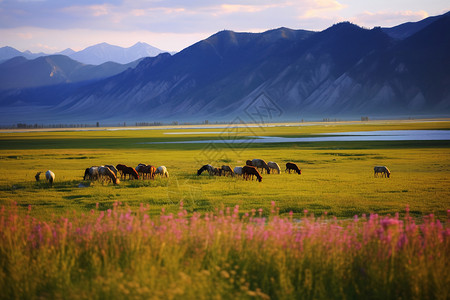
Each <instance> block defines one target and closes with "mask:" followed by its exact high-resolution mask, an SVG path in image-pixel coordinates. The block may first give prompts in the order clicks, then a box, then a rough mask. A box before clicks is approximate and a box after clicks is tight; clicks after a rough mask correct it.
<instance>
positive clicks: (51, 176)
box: [45, 170, 55, 186]
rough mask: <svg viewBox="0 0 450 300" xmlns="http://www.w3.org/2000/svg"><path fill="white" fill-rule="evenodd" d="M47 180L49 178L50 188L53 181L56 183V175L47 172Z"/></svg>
mask: <svg viewBox="0 0 450 300" xmlns="http://www.w3.org/2000/svg"><path fill="white" fill-rule="evenodd" d="M45 178H47V180H48V182H49V183H50V186H52V185H53V181H55V173H53V172H52V171H50V170H48V171H47V172H45Z"/></svg>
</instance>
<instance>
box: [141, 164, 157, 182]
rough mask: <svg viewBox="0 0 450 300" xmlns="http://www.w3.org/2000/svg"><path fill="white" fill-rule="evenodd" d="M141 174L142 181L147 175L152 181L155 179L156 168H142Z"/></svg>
mask: <svg viewBox="0 0 450 300" xmlns="http://www.w3.org/2000/svg"><path fill="white" fill-rule="evenodd" d="M141 172H142V179H144V176H146V175H147V178H149V177H150V179H154V178H155V172H156V168H155V167H154V166H150V165H148V166H145V167H142V168H141Z"/></svg>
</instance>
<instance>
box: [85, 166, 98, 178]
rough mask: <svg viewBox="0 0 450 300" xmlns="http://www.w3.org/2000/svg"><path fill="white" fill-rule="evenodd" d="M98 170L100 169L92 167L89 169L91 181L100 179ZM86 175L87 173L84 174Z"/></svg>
mask: <svg viewBox="0 0 450 300" xmlns="http://www.w3.org/2000/svg"><path fill="white" fill-rule="evenodd" d="M98 168H99V167H90V168H89V179H90V180H97V179H98V178H99V176H100V175H99V173H98ZM84 173H85V174H86V171H85V172H84Z"/></svg>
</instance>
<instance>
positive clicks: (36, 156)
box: [0, 120, 450, 219]
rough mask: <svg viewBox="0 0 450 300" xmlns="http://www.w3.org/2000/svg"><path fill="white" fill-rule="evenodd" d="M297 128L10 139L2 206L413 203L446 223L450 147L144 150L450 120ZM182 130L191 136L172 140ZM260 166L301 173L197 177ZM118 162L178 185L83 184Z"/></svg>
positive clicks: (0, 162) (359, 207)
mask: <svg viewBox="0 0 450 300" xmlns="http://www.w3.org/2000/svg"><path fill="white" fill-rule="evenodd" d="M290 125H292V126H277V127H247V126H243V127H242V128H239V129H235V128H214V127H213V126H210V127H203V128H202V127H201V126H194V127H189V126H185V127H182V126H180V127H170V128H158V127H154V129H150V128H149V129H146V130H131V129H133V128H129V129H128V130H105V129H101V130H97V128H94V129H93V130H90V131H71V130H63V131H39V130H37V131H32V130H30V131H25V132H21V131H19V130H16V131H2V132H0V170H1V172H0V205H7V204H8V203H10V202H12V201H15V202H17V203H18V204H19V205H20V206H22V207H24V208H26V207H28V206H29V205H32V207H33V213H34V214H37V215H41V216H44V217H45V216H48V215H51V214H60V213H64V212H66V211H68V210H76V211H87V210H91V209H93V208H95V207H96V205H97V203H98V205H99V208H100V209H107V208H111V207H112V206H113V203H114V202H116V201H120V202H122V203H123V204H126V205H129V206H131V207H138V206H139V205H140V203H144V204H148V205H149V206H150V208H151V212H152V213H154V214H159V212H160V211H161V208H163V207H164V208H165V209H166V210H167V211H176V210H177V209H178V207H179V204H180V201H183V203H184V207H185V209H187V211H188V213H192V212H195V211H199V212H205V211H213V210H214V209H215V208H221V207H233V206H235V205H239V207H240V209H241V211H248V210H250V209H258V208H263V209H264V212H265V213H267V212H268V211H269V208H270V205H271V201H275V202H276V204H277V207H279V208H280V214H282V215H283V214H287V213H288V212H289V211H293V212H294V216H295V215H303V213H304V210H307V211H308V212H311V213H314V214H315V215H317V216H319V215H322V214H323V213H324V212H327V213H328V215H333V216H336V217H338V218H351V217H353V216H354V215H361V214H363V213H366V214H369V213H379V214H383V215H386V214H391V215H393V214H394V213H395V212H400V213H401V212H403V211H404V210H405V207H406V206H408V205H409V207H410V209H411V214H412V215H413V216H414V217H417V218H420V217H421V216H423V215H426V214H430V213H433V214H435V215H436V216H437V217H438V218H442V219H445V216H446V214H447V209H449V208H450V179H449V178H450V176H449V175H450V141H429V142H428V141H421V142H418V141H409V142H400V141H398V142H397V141H392V142H317V143H278V144H258V143H256V142H255V143H243V144H242V145H238V144H235V145H233V146H232V148H230V147H229V146H228V145H226V144H223V145H219V144H214V145H210V144H145V143H146V142H162V141H163V142H164V141H182V140H192V139H206V140H208V139H217V138H220V137H226V138H231V139H236V138H243V137H244V136H254V135H256V136H278V137H302V136H314V135H315V134H319V133H333V132H347V131H366V130H394V129H395V130H398V129H416V130H417V129H439V130H441V129H446V130H448V129H450V121H448V120H439V121H378V122H340V123H314V124H298V126H297V125H295V124H290ZM302 125H309V126H302ZM183 132H185V133H186V132H188V133H191V134H167V133H183ZM194 132H198V134H193V133H194ZM205 132H210V134H205ZM252 158H261V159H264V160H265V161H266V162H267V161H275V162H277V163H278V164H279V165H280V166H281V168H282V170H283V171H284V165H285V163H286V162H288V161H292V162H295V163H297V164H298V165H299V167H300V168H301V169H302V175H297V174H286V173H284V172H282V173H281V174H280V175H278V174H270V175H266V174H263V181H262V183H258V182H256V181H253V182H252V181H247V182H246V181H243V180H242V179H241V178H237V177H210V176H208V175H207V174H206V173H204V174H202V175H201V176H197V175H196V171H197V169H199V168H200V167H201V166H202V165H203V164H207V163H211V164H213V165H214V166H221V165H230V166H231V167H232V168H233V167H235V166H242V165H245V161H246V160H247V159H252ZM118 163H122V164H126V165H129V166H133V167H136V166H137V164H138V163H146V164H152V165H154V166H156V167H158V166H160V165H165V166H166V167H167V168H168V170H169V173H170V178H169V179H165V178H157V179H156V180H151V181H150V180H145V181H143V180H138V181H129V180H122V181H121V183H120V184H119V185H117V186H113V185H112V184H111V183H109V184H107V183H104V184H102V183H100V182H93V183H90V182H87V181H83V178H82V177H83V174H84V170H85V168H87V167H90V166H95V165H104V164H113V165H117V164H118ZM375 165H386V166H388V167H389V168H390V170H391V173H392V174H391V178H389V179H387V178H374V176H373V167H374V166H375ZM48 169H50V170H52V171H53V172H54V173H55V174H56V179H55V183H54V185H53V187H49V186H48V184H47V183H46V181H45V176H43V175H44V174H42V175H41V178H42V179H41V181H40V182H36V181H35V178H34V176H35V174H36V172H37V171H46V170H48ZM80 184H81V185H80ZM80 186H86V187H80Z"/></svg>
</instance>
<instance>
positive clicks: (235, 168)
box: [233, 167, 242, 176]
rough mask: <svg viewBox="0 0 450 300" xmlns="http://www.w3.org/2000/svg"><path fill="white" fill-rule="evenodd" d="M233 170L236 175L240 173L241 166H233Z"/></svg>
mask: <svg viewBox="0 0 450 300" xmlns="http://www.w3.org/2000/svg"><path fill="white" fill-rule="evenodd" d="M233 171H234V174H236V175H238V176H240V175H242V167H234V169H233Z"/></svg>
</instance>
